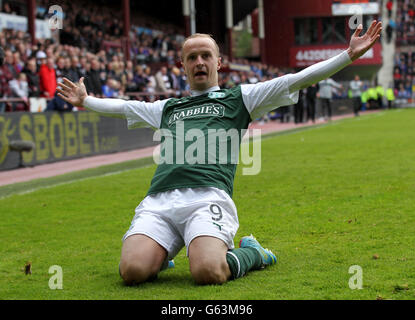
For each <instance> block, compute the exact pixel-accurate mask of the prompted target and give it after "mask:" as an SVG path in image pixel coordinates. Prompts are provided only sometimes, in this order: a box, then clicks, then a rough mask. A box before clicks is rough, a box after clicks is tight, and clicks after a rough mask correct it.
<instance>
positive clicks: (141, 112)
mask: <svg viewBox="0 0 415 320" xmlns="http://www.w3.org/2000/svg"><path fill="white" fill-rule="evenodd" d="M167 101H169V99H165V100H157V101H154V102H144V101H134V100H133V101H127V103H126V105H125V110H124V112H125V118H126V119H127V124H128V129H134V128H140V127H146V126H148V125H150V126H151V127H153V128H156V129H158V128H160V125H161V117H162V115H163V109H164V106H165V104H166V102H167Z"/></svg>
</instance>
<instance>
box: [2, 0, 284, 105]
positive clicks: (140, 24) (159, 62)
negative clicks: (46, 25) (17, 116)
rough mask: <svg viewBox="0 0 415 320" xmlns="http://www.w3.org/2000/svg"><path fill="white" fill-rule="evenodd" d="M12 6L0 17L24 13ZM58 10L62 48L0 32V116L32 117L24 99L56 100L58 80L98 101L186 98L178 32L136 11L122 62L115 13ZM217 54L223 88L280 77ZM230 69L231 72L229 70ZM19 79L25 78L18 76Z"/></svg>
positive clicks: (94, 8)
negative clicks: (0, 53)
mask: <svg viewBox="0 0 415 320" xmlns="http://www.w3.org/2000/svg"><path fill="white" fill-rule="evenodd" d="M16 3H18V2H13V4H14V5H12V3H11V2H7V1H3V7H2V12H5V13H9V14H20V13H21V11H22V9H21V7H19V6H17V5H16ZM37 5H38V7H37V18H39V19H44V18H47V17H49V16H48V15H49V13H48V11H47V6H48V1H46V0H41V1H37ZM60 5H61V6H62V9H63V12H64V13H65V15H64V21H63V29H62V30H60V34H59V40H60V41H59V43H58V42H57V41H55V39H53V38H52V39H38V43H37V44H36V45H33V46H32V45H31V44H30V37H29V36H28V34H25V33H23V32H21V31H16V30H12V29H3V30H2V31H0V45H1V46H2V47H4V48H5V54H6V57H5V64H4V66H3V67H2V68H0V82H1V84H2V85H1V88H2V89H1V91H0V112H2V111H29V110H30V109H29V101H28V98H29V97H39V96H40V97H46V98H47V99H48V101H50V100H52V99H58V100H59V98H57V97H56V96H55V95H54V93H53V92H54V91H55V90H54V89H56V83H58V82H59V81H60V80H61V79H62V78H63V77H67V78H69V79H71V80H73V81H77V80H78V79H79V78H80V77H82V76H84V77H85V78H86V80H85V83H86V87H87V89H88V92H89V93H90V94H93V95H95V96H99V97H119V98H127V99H139V100H146V101H153V100H155V99H158V98H165V97H169V96H175V97H180V96H184V95H187V94H188V89H189V88H188V86H187V84H186V78H185V75H184V72H183V70H182V68H181V67H180V64H179V61H180V58H179V57H180V56H179V54H180V48H181V44H182V42H183V40H184V36H183V34H184V31H183V30H182V29H180V28H179V27H177V26H176V25H172V24H168V23H165V22H162V21H157V19H154V18H153V17H151V18H149V17H147V16H145V15H144V14H140V13H139V12H138V13H137V12H135V13H134V15H133V17H132V21H131V22H132V24H131V30H130V39H131V57H132V58H131V60H128V61H125V60H126V59H125V58H124V54H123V51H122V44H121V41H120V37H121V33H122V26H123V24H122V21H121V9H120V8H119V7H111V6H99V5H97V4H96V3H95V2H88V1H82V0H74V1H61V2H60ZM222 56H223V64H224V68H223V72H221V73H220V79H219V83H220V85H221V86H222V87H224V88H229V87H231V86H234V85H237V84H240V83H254V82H257V81H263V80H267V79H271V78H273V77H275V76H278V75H282V74H284V72H283V71H282V70H279V69H278V68H275V67H272V66H267V65H264V64H262V63H260V62H250V61H248V60H246V59H234V60H232V61H228V58H227V56H226V55H222ZM230 63H232V64H233V66H234V67H235V66H236V67H235V68H234V69H236V70H232V69H231V68H229V64H230ZM238 69H239V70H238ZM289 71H290V70H287V71H286V72H289ZM22 73H24V74H25V76H21V77H20V74H22ZM53 74H54V75H55V76H53ZM160 79H162V80H163V81H162V82H163V83H161V82H160ZM16 85H17V86H24V87H26V88H27V93H26V94H25V96H22V95H21V94H20V93H18V92H17V91H16V89H15V88H16ZM47 88H49V89H47ZM61 104H62V103H61V101H54V102H53V103H49V104H48V108H47V110H60V109H59V108H58V109H55V107H54V106H57V105H61ZM65 110H67V111H69V110H76V109H75V108H72V107H70V108H66V109H65ZM61 111H62V110H61Z"/></svg>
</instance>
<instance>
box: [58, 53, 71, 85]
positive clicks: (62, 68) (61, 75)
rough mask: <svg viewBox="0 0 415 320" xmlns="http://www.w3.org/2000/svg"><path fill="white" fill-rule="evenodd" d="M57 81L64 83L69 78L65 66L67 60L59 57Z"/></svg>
mask: <svg viewBox="0 0 415 320" xmlns="http://www.w3.org/2000/svg"><path fill="white" fill-rule="evenodd" d="M55 71H56V81H57V82H63V78H68V77H69V73H68V71H69V70H67V69H66V66H65V58H64V57H59V58H58V60H57V61H56V70H55Z"/></svg>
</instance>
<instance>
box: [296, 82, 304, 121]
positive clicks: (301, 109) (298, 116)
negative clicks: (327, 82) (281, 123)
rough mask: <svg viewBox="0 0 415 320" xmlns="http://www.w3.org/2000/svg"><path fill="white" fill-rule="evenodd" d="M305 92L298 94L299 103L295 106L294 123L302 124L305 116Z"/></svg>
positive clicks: (301, 91)
mask: <svg viewBox="0 0 415 320" xmlns="http://www.w3.org/2000/svg"><path fill="white" fill-rule="evenodd" d="M304 91H305V89H304V90H300V91H299V92H298V102H297V104H296V105H295V106H294V123H295V124H298V123H302V122H303V115H304Z"/></svg>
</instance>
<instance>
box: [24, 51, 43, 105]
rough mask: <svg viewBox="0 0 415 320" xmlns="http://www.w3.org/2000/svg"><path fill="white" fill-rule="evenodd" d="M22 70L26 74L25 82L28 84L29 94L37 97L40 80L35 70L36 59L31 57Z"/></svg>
mask: <svg viewBox="0 0 415 320" xmlns="http://www.w3.org/2000/svg"><path fill="white" fill-rule="evenodd" d="M23 72H24V73H25V74H26V76H27V83H28V86H29V96H30V97H39V96H40V80H39V74H38V72H37V66H36V59H35V58H32V59H30V60H29V61H28V62H27V63H26V66H25V68H24V69H23Z"/></svg>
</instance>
